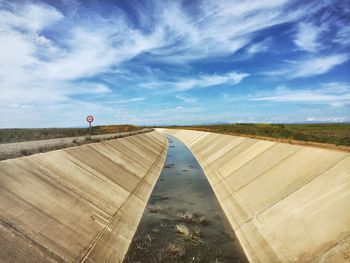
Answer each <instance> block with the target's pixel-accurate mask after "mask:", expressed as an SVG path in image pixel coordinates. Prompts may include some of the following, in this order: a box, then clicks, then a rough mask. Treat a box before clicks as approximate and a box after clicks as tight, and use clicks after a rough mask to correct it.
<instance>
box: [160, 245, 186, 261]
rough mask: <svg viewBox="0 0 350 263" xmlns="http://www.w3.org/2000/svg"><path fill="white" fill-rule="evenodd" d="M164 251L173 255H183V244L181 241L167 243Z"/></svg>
mask: <svg viewBox="0 0 350 263" xmlns="http://www.w3.org/2000/svg"><path fill="white" fill-rule="evenodd" d="M165 251H166V253H168V254H171V255H172V256H175V257H179V258H181V257H183V256H184V255H185V253H186V250H185V246H184V244H182V243H179V242H177V243H169V244H168V246H167V247H166V249H165Z"/></svg>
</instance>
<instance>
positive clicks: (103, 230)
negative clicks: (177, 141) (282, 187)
mask: <svg viewBox="0 0 350 263" xmlns="http://www.w3.org/2000/svg"><path fill="white" fill-rule="evenodd" d="M167 146H168V142H166V143H165V146H164V147H163V150H162V151H161V152H160V154H159V155H158V156H157V158H156V160H155V161H154V162H153V164H152V165H151V167H150V168H149V169H148V170H147V172H146V173H145V175H144V176H143V178H142V179H141V180H140V181H139V183H138V184H137V185H136V186H135V188H134V189H133V190H132V191H131V192H130V194H129V196H128V197H127V198H126V199H125V201H124V202H123V204H122V205H121V206H120V207H119V208H118V209H117V211H116V212H115V213H114V214H113V216H112V217H111V219H110V220H109V221H108V223H107V224H106V226H105V227H104V228H103V229H102V231H101V232H100V234H99V235H98V236H97V237H96V239H95V241H94V242H93V243H92V245H91V246H90V248H89V249H88V251H87V252H86V253H85V255H84V256H83V257H82V259H81V260H80V261H79V262H80V263H82V262H84V261H85V260H86V259H87V258H88V256H89V254H90V253H91V251H92V250H93V249H94V248H95V246H96V245H97V243H98V242H99V241H100V239H101V238H102V237H103V235H104V234H105V233H106V231H107V229H108V228H109V227H110V225H111V224H112V223H113V221H114V219H115V218H116V216H117V215H118V213H119V211H120V210H121V209H122V208H124V207H125V205H126V203H127V202H128V201H129V200H130V198H131V196H132V195H133V194H134V191H135V189H136V188H137V187H138V186H139V185H140V184H141V183H142V182H144V178H145V177H146V176H147V175H148V174H149V173H150V172H151V171H152V169H153V168H154V166H156V164H157V163H158V162H159V160H160V158H161V156H162V155H163V153H164V152H165V150H166V149H167Z"/></svg>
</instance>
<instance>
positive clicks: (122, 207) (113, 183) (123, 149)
mask: <svg viewBox="0 0 350 263" xmlns="http://www.w3.org/2000/svg"><path fill="white" fill-rule="evenodd" d="M166 152H167V142H166V140H165V139H164V138H163V136H162V135H160V134H159V133H157V132H149V133H144V134H139V135H135V136H130V137H126V138H122V139H117V140H110V141H105V142H101V143H92V144H87V145H83V146H77V147H72V148H66V149H63V150H57V151H52V152H47V153H42V154H35V155H32V156H28V157H21V158H18V159H11V160H6V161H1V162H0V262H119V261H121V260H122V259H123V257H124V255H125V253H126V252H127V249H128V247H129V244H130V242H131V240H132V237H133V235H134V233H135V231H136V229H137V226H138V223H139V221H140V218H141V216H142V213H143V211H144V208H145V206H146V203H147V201H148V199H149V196H150V194H151V192H152V189H153V187H154V185H155V183H156V181H157V178H158V176H159V174H160V171H161V169H162V167H163V164H164V159H165V156H166Z"/></svg>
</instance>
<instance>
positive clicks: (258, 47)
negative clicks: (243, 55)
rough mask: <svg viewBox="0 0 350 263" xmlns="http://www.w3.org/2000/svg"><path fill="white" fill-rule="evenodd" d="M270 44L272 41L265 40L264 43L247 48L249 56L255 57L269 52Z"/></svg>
mask: <svg viewBox="0 0 350 263" xmlns="http://www.w3.org/2000/svg"><path fill="white" fill-rule="evenodd" d="M269 42H270V39H269V38H268V39H265V40H263V41H260V42H257V43H254V44H251V45H250V46H249V47H248V48H247V53H248V55H254V54H256V53H261V52H266V51H268V50H269Z"/></svg>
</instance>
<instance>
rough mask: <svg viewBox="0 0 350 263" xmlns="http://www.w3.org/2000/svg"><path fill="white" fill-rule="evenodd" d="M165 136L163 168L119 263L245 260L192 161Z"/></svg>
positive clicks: (183, 146) (211, 193)
mask: <svg viewBox="0 0 350 263" xmlns="http://www.w3.org/2000/svg"><path fill="white" fill-rule="evenodd" d="M167 138H168V141H169V149H168V154H167V158H166V161H165V166H164V168H163V170H162V172H161V175H160V177H159V180H158V182H157V184H156V185H155V188H154V190H153V192H152V195H151V197H150V200H149V202H148V204H147V206H146V209H145V212H144V214H143V216H142V219H141V222H140V224H139V226H138V229H137V231H136V233H135V236H134V238H133V241H132V243H131V246H130V248H129V251H128V253H127V255H126V257H125V259H124V262H247V259H246V258H245V255H244V252H243V250H242V248H241V246H240V244H239V242H238V240H237V239H236V237H235V234H234V232H233V230H232V228H231V226H230V225H229V223H228V221H227V219H226V217H225V215H224V213H223V211H222V210H221V207H220V204H219V202H218V201H217V199H216V197H215V194H214V192H213V190H212V189H211V187H210V185H209V182H208V181H207V179H206V177H205V175H204V173H203V170H202V169H201V167H200V166H199V164H198V162H197V160H196V159H195V157H194V156H193V155H192V153H191V151H190V150H188V148H187V147H186V146H185V145H184V144H183V143H182V142H181V141H179V140H177V139H176V138H174V137H172V136H170V135H167Z"/></svg>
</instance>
